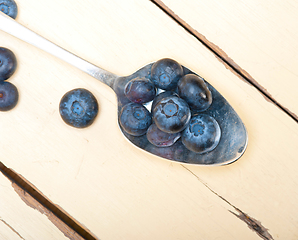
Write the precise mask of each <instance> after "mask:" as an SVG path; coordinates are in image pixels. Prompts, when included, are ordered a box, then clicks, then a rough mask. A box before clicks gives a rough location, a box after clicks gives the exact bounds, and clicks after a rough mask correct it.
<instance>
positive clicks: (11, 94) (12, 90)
mask: <svg viewBox="0 0 298 240" xmlns="http://www.w3.org/2000/svg"><path fill="white" fill-rule="evenodd" d="M18 100H19V93H18V89H17V88H16V87H15V85H13V84H12V83H10V82H0V111H8V110H10V109H12V108H14V107H15V106H16V105H17V102H18Z"/></svg>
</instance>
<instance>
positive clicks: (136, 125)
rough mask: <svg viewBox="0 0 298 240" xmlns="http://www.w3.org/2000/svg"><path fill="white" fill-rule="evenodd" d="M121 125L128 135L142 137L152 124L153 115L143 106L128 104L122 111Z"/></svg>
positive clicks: (120, 116)
mask: <svg viewBox="0 0 298 240" xmlns="http://www.w3.org/2000/svg"><path fill="white" fill-rule="evenodd" d="M119 123H120V125H121V127H122V128H123V130H124V131H125V132H127V133H128V134H130V135H133V136H141V135H144V134H145V133H146V131H147V129H148V127H149V126H150V125H151V123H152V118H151V113H150V112H149V111H148V110H147V108H145V107H144V106H143V105H142V104H139V103H128V104H126V105H125V106H124V107H123V108H122V109H121V112H120V115H119Z"/></svg>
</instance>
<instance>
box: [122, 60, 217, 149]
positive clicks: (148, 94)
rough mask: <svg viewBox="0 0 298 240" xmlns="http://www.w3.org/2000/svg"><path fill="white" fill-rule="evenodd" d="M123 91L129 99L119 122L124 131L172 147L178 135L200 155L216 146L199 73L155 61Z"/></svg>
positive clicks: (214, 128) (214, 123)
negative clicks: (186, 72)
mask: <svg viewBox="0 0 298 240" xmlns="http://www.w3.org/2000/svg"><path fill="white" fill-rule="evenodd" d="M124 94H125V96H126V97H127V98H128V99H129V100H130V102H129V103H128V104H126V105H124V106H123V107H122V109H121V111H120V114H119V123H120V125H121V127H122V129H123V130H124V131H125V132H126V133H127V134H129V135H132V136H143V135H145V134H146V137H147V139H148V141H149V142H150V143H151V144H153V145H154V146H156V147H169V146H172V145H173V144H174V143H175V142H176V141H177V140H178V139H180V138H181V140H182V143H183V144H184V146H185V147H186V148H187V149H189V150H190V151H193V152H195V153H200V154H202V153H206V152H210V151H212V150H213V149H215V147H216V146H217V145H218V143H219V140H220V137H221V129H220V127H219V124H218V123H217V121H216V120H215V119H214V118H213V117H211V116H209V115H207V114H206V113H204V111H206V110H207V109H208V108H209V107H210V105H211V104H212V93H211V91H210V90H209V89H208V86H207V85H206V83H205V81H204V79H203V78H201V77H200V76H198V75H195V74H192V73H191V74H184V71H183V68H182V66H181V65H180V64H179V63H178V62H176V61H175V60H172V59H169V58H164V59H161V60H159V61H157V62H155V63H154V64H153V65H152V68H151V75H150V78H144V77H136V78H134V79H132V80H130V81H129V82H128V83H127V84H126V85H125V88H124ZM149 102H151V103H152V104H151V109H149V110H148V109H147V108H146V106H147V105H148V103H149ZM194 113H195V114H194Z"/></svg>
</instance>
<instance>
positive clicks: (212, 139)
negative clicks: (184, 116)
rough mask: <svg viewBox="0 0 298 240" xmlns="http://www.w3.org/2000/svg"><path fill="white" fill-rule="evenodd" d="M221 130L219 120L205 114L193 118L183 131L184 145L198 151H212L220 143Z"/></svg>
mask: <svg viewBox="0 0 298 240" xmlns="http://www.w3.org/2000/svg"><path fill="white" fill-rule="evenodd" d="M220 137H221V130H220V127H219V125H218V123H217V121H216V120H215V119H214V118H213V117H211V116H209V115H205V114H200V115H196V116H194V117H192V118H191V120H190V123H189V125H188V126H187V128H186V129H185V130H184V131H183V132H182V136H181V139H182V143H183V144H184V146H185V147H186V148H187V149H189V150H191V151H193V152H196V153H206V152H210V151H212V150H213V149H214V148H216V146H217V145H218V143H219V140H220Z"/></svg>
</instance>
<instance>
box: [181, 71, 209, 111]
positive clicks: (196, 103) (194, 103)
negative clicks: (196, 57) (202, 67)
mask: <svg viewBox="0 0 298 240" xmlns="http://www.w3.org/2000/svg"><path fill="white" fill-rule="evenodd" d="M178 94H179V96H180V97H181V98H183V99H184V100H185V101H186V102H187V103H188V105H189V107H190V108H191V109H192V110H197V111H199V112H201V111H205V110H206V109H207V108H208V107H209V106H210V105H211V103H212V94H211V91H210V90H209V89H208V87H207V85H206V83H205V81H204V79H202V78H201V77H199V76H197V75H195V74H186V75H184V76H183V77H182V78H181V79H180V80H179V82H178Z"/></svg>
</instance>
